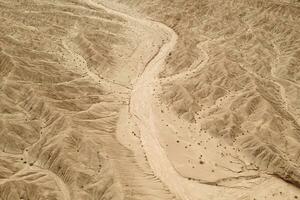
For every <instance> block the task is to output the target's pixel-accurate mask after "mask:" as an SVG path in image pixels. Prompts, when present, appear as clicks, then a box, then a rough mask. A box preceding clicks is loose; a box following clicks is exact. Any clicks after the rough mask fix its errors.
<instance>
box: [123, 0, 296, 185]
mask: <svg viewBox="0 0 300 200" xmlns="http://www.w3.org/2000/svg"><path fill="white" fill-rule="evenodd" d="M120 2H122V3H125V4H126V5H128V6H130V7H133V8H136V9H138V10H139V11H141V12H144V13H147V14H148V15H149V16H151V17H152V18H154V19H156V20H159V21H162V22H163V23H166V24H167V25H168V26H170V27H172V28H174V30H175V31H177V33H178V35H179V39H178V44H177V48H176V50H175V51H174V52H173V53H172V54H170V55H169V58H168V64H167V65H166V68H165V70H164V71H163V72H162V73H161V79H162V81H161V83H162V84H163V87H164V91H163V94H162V101H163V102H164V103H166V104H167V105H169V106H171V107H172V108H173V110H175V111H176V113H177V114H178V115H179V116H180V117H182V118H184V119H187V120H188V121H191V122H195V123H197V124H201V130H200V132H202V131H207V132H208V133H209V134H210V135H212V136H213V137H215V138H218V139H219V140H220V141H226V142H227V144H228V145H229V146H233V147H236V151H237V152H240V153H241V154H246V155H248V159H250V160H251V162H253V163H254V164H255V165H256V166H257V167H258V169H259V170H260V171H262V172H267V173H268V174H274V175H278V176H280V177H281V178H283V179H284V180H286V181H288V182H292V183H294V184H295V185H297V186H299V185H300V171H299V165H300V159H299V156H300V148H299V142H300V138H299V134H300V124H299V123H300V121H299V118H300V107H299V106H300V105H299V104H300V101H299V92H300V83H299V69H300V68H299V64H300V60H299V58H300V57H299V52H300V32H299V30H300V27H299V24H300V7H299V6H300V5H299V2H297V1H263V0H255V1H252V0H251V1H250V0H249V1H247V0H231V1H205V0H203V1H202V0H201V1H193V0H188V1H180V0H178V1H160V0H156V1H139V0H131V1H120Z"/></svg>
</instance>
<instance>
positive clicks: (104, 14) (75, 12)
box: [0, 0, 173, 200]
mask: <svg viewBox="0 0 300 200" xmlns="http://www.w3.org/2000/svg"><path fill="white" fill-rule="evenodd" d="M0 17H1V24H0V25H1V27H0V47H1V48H0V49H1V51H0V74H1V76H0V81H1V84H0V85H1V91H0V95H1V98H0V110H1V111H0V112H1V117H0V127H1V128H0V131H1V132H0V134H1V136H0V137H1V139H0V150H1V151H0V160H1V162H0V199H3V200H16V199H26V200H27V199H28V200H29V199H30V200H38V199H39V200H41V199H45V200H46V199H47V200H50V199H53V200H54V199H63V200H71V199H72V200H73V199H74V200H75V199H76V200H77V199H78V200H79V199H84V200H87V199H95V200H96V199H141V198H143V199H161V198H165V199H171V197H172V196H173V195H172V194H170V192H169V191H168V189H167V188H166V187H165V186H164V185H163V183H161V182H160V181H159V180H158V179H157V178H156V177H155V175H154V174H153V173H152V171H151V169H150V167H149V166H148V164H147V163H146V162H145V159H144V157H143V156H144V155H141V157H142V158H141V160H142V162H141V163H144V164H143V165H139V164H138V163H137V161H136V159H135V157H134V153H133V152H132V151H131V150H129V149H128V148H127V147H125V146H124V145H122V144H121V143H120V142H119V141H118V140H117V138H116V130H117V122H118V120H119V111H120V109H121V107H124V105H126V104H128V102H129V94H130V89H131V80H132V79H133V78H134V77H135V76H136V75H137V74H138V73H139V69H137V67H138V64H137V62H136V58H135V57H137V56H138V57H139V59H140V60H142V61H143V60H144V59H145V60H147V59H148V56H150V57H151V56H152V54H153V53H154V50H155V48H156V47H155V48H154V47H153V48H150V47H149V49H145V50H143V51H142V50H140V48H145V45H143V42H140V41H139V40H138V39H137V38H139V39H143V40H145V41H146V40H148V39H149V38H147V37H148V34H150V33H151V31H153V30H150V29H149V31H147V30H145V29H144V27H141V25H140V24H136V25H135V27H134V28H132V26H133V24H134V23H135V22H134V21H132V20H131V21H130V22H128V21H127V19H126V18H124V17H121V16H118V15H116V14H111V13H109V11H106V10H105V9H103V8H100V7H96V6H95V5H94V4H91V3H89V2H87V1H77V0H74V1H65V0H57V1H56V0H53V1H31V0H21V1H17V0H15V1H0ZM155 31H156V30H155ZM143 32H144V33H143ZM156 32H158V31H156ZM141 34H143V36H140V35H141ZM149 41H150V39H149ZM150 42H152V41H150ZM160 42H161V41H158V40H155V39H153V43H160ZM150 50H152V51H153V53H151V52H149V53H148V52H147V51H150ZM136 52H138V53H136ZM143 53H145V56H144V55H142V54H143ZM120 74H121V76H120ZM131 137H133V134H132V136H131ZM137 148H141V147H140V146H137ZM141 152H142V151H141Z"/></svg>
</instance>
